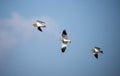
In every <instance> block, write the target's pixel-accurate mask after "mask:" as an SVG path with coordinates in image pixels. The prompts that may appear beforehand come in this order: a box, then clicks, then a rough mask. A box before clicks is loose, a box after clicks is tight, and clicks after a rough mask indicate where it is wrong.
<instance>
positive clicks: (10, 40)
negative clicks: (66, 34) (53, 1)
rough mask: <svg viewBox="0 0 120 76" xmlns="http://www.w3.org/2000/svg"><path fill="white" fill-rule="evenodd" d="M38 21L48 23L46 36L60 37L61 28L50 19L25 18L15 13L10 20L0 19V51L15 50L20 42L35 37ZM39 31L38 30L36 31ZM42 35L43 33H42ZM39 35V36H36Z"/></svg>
mask: <svg viewBox="0 0 120 76" xmlns="http://www.w3.org/2000/svg"><path fill="white" fill-rule="evenodd" d="M37 19H40V20H42V21H44V22H46V26H47V27H46V29H45V30H44V31H46V34H50V35H52V36H54V37H56V38H58V37H59V33H60V26H59V25H58V24H57V23H56V22H55V20H53V19H52V18H50V17H40V18H34V17H33V18H29V19H28V18H25V17H23V16H21V15H20V14H18V13H17V12H13V13H12V14H11V17H10V18H4V19H0V50H6V49H9V48H14V47H15V46H16V45H17V44H18V43H19V40H20V41H23V42H24V41H26V40H29V39H30V38H31V37H32V35H35V32H34V30H35V28H34V27H33V26H32V24H33V23H35V22H36V20H37ZM36 30H37V29H36ZM40 33H41V32H40ZM36 35H37V34H36Z"/></svg>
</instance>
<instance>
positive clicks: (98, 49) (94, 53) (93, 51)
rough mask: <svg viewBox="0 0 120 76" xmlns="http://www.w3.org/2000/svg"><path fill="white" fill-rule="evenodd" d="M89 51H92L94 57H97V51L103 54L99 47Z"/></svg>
mask: <svg viewBox="0 0 120 76" xmlns="http://www.w3.org/2000/svg"><path fill="white" fill-rule="evenodd" d="M91 51H92V54H93V55H94V56H95V58H96V59H98V53H102V54H103V51H102V50H101V48H99V47H94V48H93V49H92V50H91Z"/></svg>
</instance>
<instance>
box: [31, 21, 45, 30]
mask: <svg viewBox="0 0 120 76" xmlns="http://www.w3.org/2000/svg"><path fill="white" fill-rule="evenodd" d="M33 26H34V27H37V29H38V30H39V31H41V32H42V28H45V27H46V26H45V22H43V21H40V20H37V21H36V23H35V24H33Z"/></svg>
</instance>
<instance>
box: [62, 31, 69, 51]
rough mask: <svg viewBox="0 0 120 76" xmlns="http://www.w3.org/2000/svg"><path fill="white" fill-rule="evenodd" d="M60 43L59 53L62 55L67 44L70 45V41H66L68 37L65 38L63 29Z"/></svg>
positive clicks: (65, 33) (65, 34)
mask: <svg viewBox="0 0 120 76" xmlns="http://www.w3.org/2000/svg"><path fill="white" fill-rule="evenodd" d="M61 41H62V46H61V51H62V53H64V52H65V50H66V48H67V43H71V40H70V39H68V37H67V32H66V30H65V29H64V30H63V32H62V38H61Z"/></svg>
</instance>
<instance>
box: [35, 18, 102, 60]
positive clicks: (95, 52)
mask: <svg viewBox="0 0 120 76" xmlns="http://www.w3.org/2000/svg"><path fill="white" fill-rule="evenodd" d="M33 26H34V27H36V28H37V29H38V30H39V31H41V32H42V29H43V28H46V25H45V22H43V21H40V20H37V21H36V23H35V24H33ZM61 41H62V46H61V51H62V53H64V52H65V50H66V48H67V44H68V43H71V40H70V39H68V37H67V32H66V30H63V32H62V38H61ZM91 51H92V54H93V55H94V56H95V58H97V59H98V53H102V54H103V51H102V50H101V48H99V47H94V48H93V49H92V50H91Z"/></svg>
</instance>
